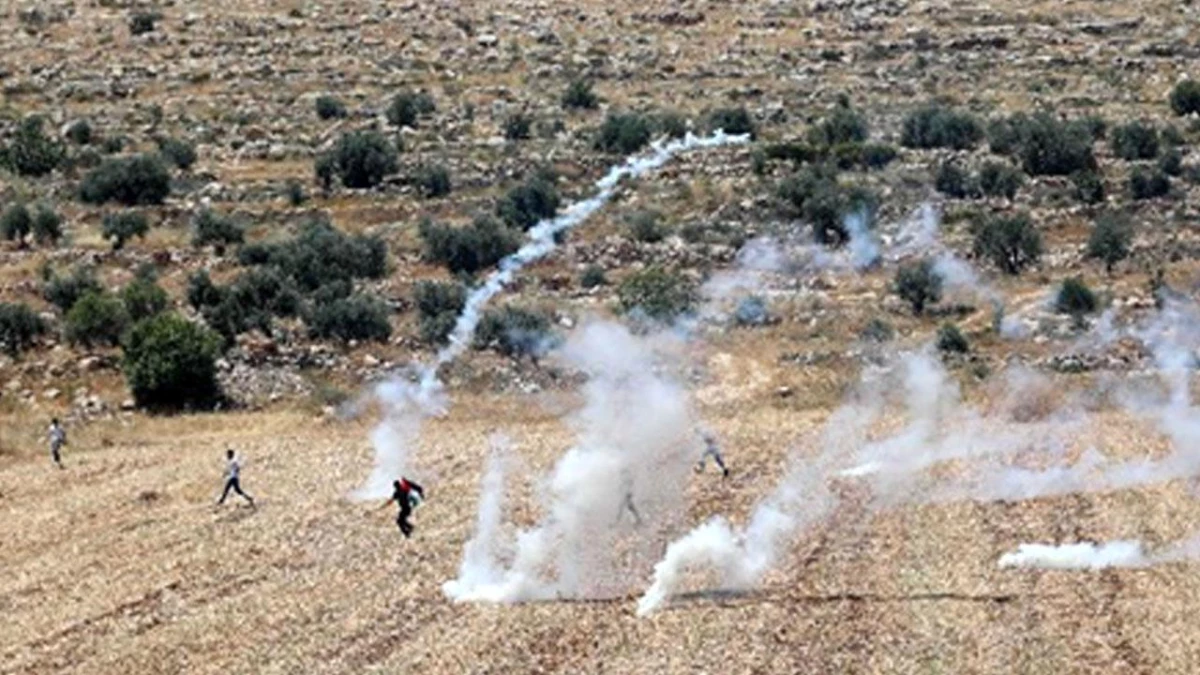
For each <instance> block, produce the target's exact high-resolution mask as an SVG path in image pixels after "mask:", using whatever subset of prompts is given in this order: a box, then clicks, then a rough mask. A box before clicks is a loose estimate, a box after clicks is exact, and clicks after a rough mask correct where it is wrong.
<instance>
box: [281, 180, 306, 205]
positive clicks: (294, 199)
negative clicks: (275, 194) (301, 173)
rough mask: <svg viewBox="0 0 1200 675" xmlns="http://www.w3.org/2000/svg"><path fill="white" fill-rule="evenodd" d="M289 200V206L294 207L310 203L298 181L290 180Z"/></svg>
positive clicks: (288, 185) (288, 184)
mask: <svg viewBox="0 0 1200 675" xmlns="http://www.w3.org/2000/svg"><path fill="white" fill-rule="evenodd" d="M285 189H286V190H287V200H288V204H290V205H291V206H293V207H296V206H301V205H303V204H304V202H306V201H308V194H307V193H305V192H304V186H303V185H301V184H300V181H298V180H290V181H288V183H287V188H285Z"/></svg>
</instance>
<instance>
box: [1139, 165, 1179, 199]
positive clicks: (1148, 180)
mask: <svg viewBox="0 0 1200 675" xmlns="http://www.w3.org/2000/svg"><path fill="white" fill-rule="evenodd" d="M1129 192H1130V194H1131V195H1132V196H1133V198H1134V199H1136V200H1142V199H1154V198H1155V197H1165V196H1166V195H1167V194H1168V193H1170V192H1171V178H1170V177H1169V176H1167V174H1165V173H1163V172H1162V170H1160V169H1158V168H1157V167H1155V168H1148V167H1143V166H1135V167H1133V171H1131V172H1130V173H1129Z"/></svg>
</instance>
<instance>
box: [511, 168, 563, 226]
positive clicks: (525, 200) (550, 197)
mask: <svg viewBox="0 0 1200 675" xmlns="http://www.w3.org/2000/svg"><path fill="white" fill-rule="evenodd" d="M560 201H561V200H560V199H559V196H558V190H556V189H555V187H554V179H553V176H551V175H548V174H545V173H538V174H536V175H534V176H533V177H532V178H530V179H529V180H528V181H526V182H525V183H524V184H522V185H518V186H516V187H514V188H512V189H511V190H509V191H508V193H507V194H505V195H504V198H503V199H501V200H500V203H499V204H497V205H496V215H498V216H500V219H501V220H503V221H504V222H505V223H507V224H508V226H509V227H513V228H516V229H518V230H521V231H522V232H524V231H526V230H529V229H530V228H532V227H533V226H534V225H537V224H538V223H539V222H541V221H542V220H545V219H548V218H553V217H554V216H555V215H556V214H557V213H558V206H559V203H560Z"/></svg>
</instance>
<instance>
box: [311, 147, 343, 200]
mask: <svg viewBox="0 0 1200 675" xmlns="http://www.w3.org/2000/svg"><path fill="white" fill-rule="evenodd" d="M337 172H338V168H337V162H336V161H334V158H333V155H321V156H319V157H317V158H316V159H315V160H313V175H315V176H316V178H317V182H318V183H320V184H321V189H323V190H325V191H326V192H328V191H329V190H331V189H332V188H333V179H334V178H335V177H337Z"/></svg>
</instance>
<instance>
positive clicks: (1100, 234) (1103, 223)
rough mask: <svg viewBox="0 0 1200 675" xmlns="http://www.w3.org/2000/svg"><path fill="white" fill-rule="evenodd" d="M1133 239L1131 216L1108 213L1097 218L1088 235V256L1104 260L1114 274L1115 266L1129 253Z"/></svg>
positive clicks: (1105, 266)
mask: <svg viewBox="0 0 1200 675" xmlns="http://www.w3.org/2000/svg"><path fill="white" fill-rule="evenodd" d="M1132 239H1133V228H1132V226H1131V225H1130V222H1129V218H1127V217H1124V216H1120V215H1117V214H1112V213H1106V214H1104V215H1102V216H1100V218H1099V219H1097V220H1096V225H1095V227H1093V228H1092V234H1091V236H1090V237H1088V243H1087V257H1088V258H1092V259H1095V260H1101V261H1103V262H1104V269H1105V271H1106V272H1108V273H1109V274H1112V271H1113V267H1114V266H1115V265H1116V264H1117V263H1119V262H1121V261H1122V260H1124V259H1125V258H1126V257H1127V256H1128V255H1129V244H1130V241H1131V240H1132Z"/></svg>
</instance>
